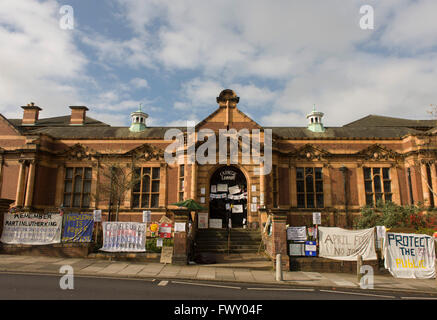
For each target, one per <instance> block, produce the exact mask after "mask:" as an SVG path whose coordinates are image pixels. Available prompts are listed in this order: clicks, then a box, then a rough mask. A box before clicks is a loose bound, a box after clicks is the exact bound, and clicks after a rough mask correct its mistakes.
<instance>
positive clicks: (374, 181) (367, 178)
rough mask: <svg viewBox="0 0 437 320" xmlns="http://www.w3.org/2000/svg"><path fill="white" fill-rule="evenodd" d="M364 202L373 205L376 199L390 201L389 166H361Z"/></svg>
mask: <svg viewBox="0 0 437 320" xmlns="http://www.w3.org/2000/svg"><path fill="white" fill-rule="evenodd" d="M363 170H364V191H365V192H366V204H367V205H369V206H373V205H375V204H376V203H377V202H378V200H383V201H392V192H391V179H390V168H367V167H365V168H363Z"/></svg>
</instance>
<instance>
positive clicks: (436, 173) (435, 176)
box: [429, 163, 437, 206]
mask: <svg viewBox="0 0 437 320" xmlns="http://www.w3.org/2000/svg"><path fill="white" fill-rule="evenodd" d="M435 165H436V164H435V163H431V164H430V165H429V167H430V169H431V183H432V191H434V192H433V197H434V206H437V196H436V195H437V170H436V168H435Z"/></svg>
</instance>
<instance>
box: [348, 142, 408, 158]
mask: <svg viewBox="0 0 437 320" xmlns="http://www.w3.org/2000/svg"><path fill="white" fill-rule="evenodd" d="M355 155H356V156H358V157H360V158H362V159H363V160H366V161H381V160H398V159H400V158H401V157H402V155H401V154H400V153H397V152H395V151H393V150H391V149H388V148H386V147H384V146H382V145H380V144H378V143H375V144H373V145H371V146H370V147H368V148H366V149H363V150H361V151H359V152H357V153H356V154H355Z"/></svg>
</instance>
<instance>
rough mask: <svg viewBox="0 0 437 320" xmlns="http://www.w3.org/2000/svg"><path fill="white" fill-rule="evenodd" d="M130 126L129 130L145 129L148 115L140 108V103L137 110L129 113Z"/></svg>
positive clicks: (138, 130)
mask: <svg viewBox="0 0 437 320" xmlns="http://www.w3.org/2000/svg"><path fill="white" fill-rule="evenodd" d="M130 117H131V126H130V128H129V130H130V131H131V132H141V131H144V130H145V129H146V127H147V126H146V119H147V118H148V117H149V115H148V114H147V113H145V112H143V111H142V110H141V104H140V107H139V109H138V110H137V111H135V112H132V113H131V114H130Z"/></svg>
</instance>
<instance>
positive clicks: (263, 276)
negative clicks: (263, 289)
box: [251, 270, 285, 283]
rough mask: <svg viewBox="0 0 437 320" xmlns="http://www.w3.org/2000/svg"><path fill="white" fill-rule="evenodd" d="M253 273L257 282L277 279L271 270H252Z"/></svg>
mask: <svg viewBox="0 0 437 320" xmlns="http://www.w3.org/2000/svg"><path fill="white" fill-rule="evenodd" d="M251 273H252V276H253V278H254V281H255V282H260V283H264V282H271V281H275V275H274V274H273V273H272V272H271V271H263V270H252V272H251ZM284 280H285V279H284Z"/></svg>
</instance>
